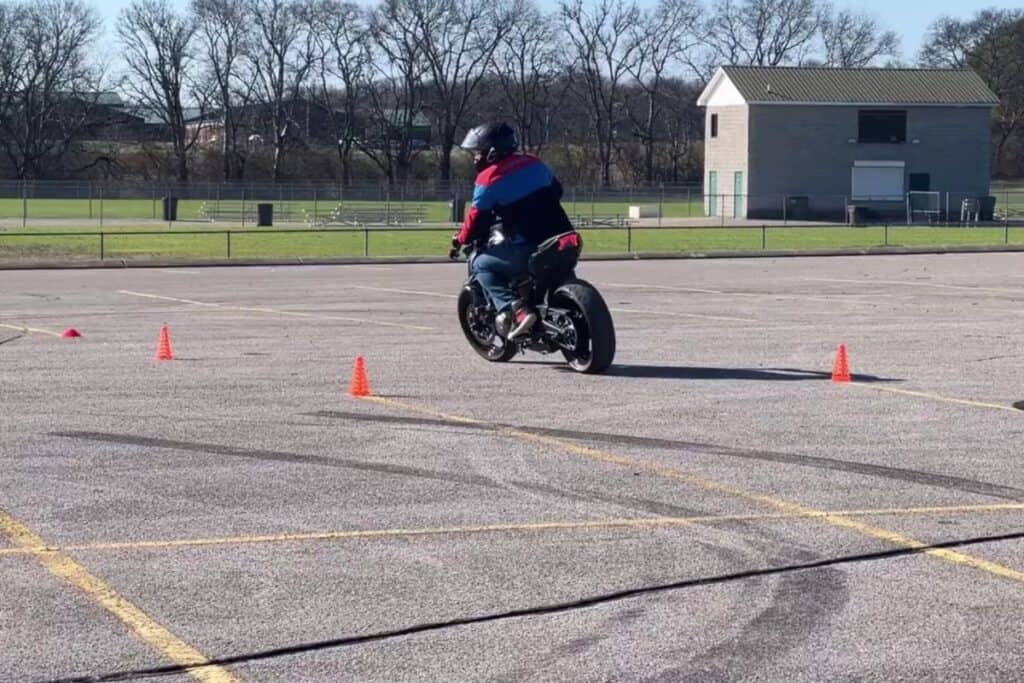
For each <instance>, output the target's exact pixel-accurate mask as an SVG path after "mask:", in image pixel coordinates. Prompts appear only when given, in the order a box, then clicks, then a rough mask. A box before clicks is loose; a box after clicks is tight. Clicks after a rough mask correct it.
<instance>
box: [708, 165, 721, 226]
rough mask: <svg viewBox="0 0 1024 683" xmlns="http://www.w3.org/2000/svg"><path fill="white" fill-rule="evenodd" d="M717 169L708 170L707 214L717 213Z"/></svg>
mask: <svg viewBox="0 0 1024 683" xmlns="http://www.w3.org/2000/svg"><path fill="white" fill-rule="evenodd" d="M718 202H719V199H718V171H708V215H709V216H717V215H718Z"/></svg>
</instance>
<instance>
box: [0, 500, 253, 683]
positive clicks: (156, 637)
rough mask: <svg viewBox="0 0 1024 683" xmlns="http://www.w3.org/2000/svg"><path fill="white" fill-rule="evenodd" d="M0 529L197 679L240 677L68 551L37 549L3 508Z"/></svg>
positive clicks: (38, 541) (39, 543)
mask: <svg viewBox="0 0 1024 683" xmlns="http://www.w3.org/2000/svg"><path fill="white" fill-rule="evenodd" d="M0 532H2V533H3V534H4V535H6V536H7V537H8V538H10V539H11V541H12V542H13V543H14V544H15V545H16V546H18V547H21V548H26V549H28V550H30V554H31V555H32V557H34V558H35V559H36V560H38V562H39V563H40V564H41V565H43V567H45V568H46V570H47V571H48V572H50V573H51V574H53V575H54V576H56V577H57V578H59V579H62V580H63V581H65V582H67V583H68V584H70V585H72V586H74V587H75V588H77V589H78V590H80V591H81V592H82V593H84V594H85V595H86V596H87V597H89V598H90V599H92V600H93V601H95V602H96V603H97V604H99V605H100V606H101V607H103V608H104V609H105V610H107V611H108V612H109V613H110V614H112V615H113V616H114V617H116V618H117V619H118V620H120V621H121V622H122V623H123V624H124V625H125V626H127V627H128V628H129V629H131V631H132V633H134V634H135V636H136V637H138V638H139V639H140V640H141V641H143V642H144V643H146V644H147V645H149V646H151V647H153V648H154V649H156V650H158V651H159V652H160V653H162V654H163V655H164V656H165V657H167V658H168V659H169V660H171V661H172V662H174V663H175V664H178V665H181V666H190V667H192V666H195V667H197V668H194V669H189V670H188V673H189V674H190V675H191V676H192V677H193V678H195V679H196V680H199V681H206V682H208V683H234V682H235V681H238V680H239V679H238V678H236V677H235V676H234V675H233V674H232V673H231V672H230V671H228V670H227V669H224V668H223V667H219V666H214V665H209V664H208V663H209V661H210V660H209V659H208V658H207V657H206V656H205V655H203V654H202V653H201V652H199V651H198V650H196V649H195V648H194V647H192V646H191V645H189V644H188V643H186V642H185V641H183V640H182V639H181V638H179V637H178V636H176V635H174V634H173V633H171V632H170V631H168V630H167V629H166V628H164V627H163V626H162V625H160V624H159V623H157V622H156V621H155V620H154V619H153V618H152V617H150V616H149V615H147V614H146V613H145V612H143V611H142V610H141V609H139V608H138V607H136V606H135V605H134V604H132V603H131V602H129V601H128V600H126V599H125V598H123V597H122V596H121V595H119V594H118V593H117V592H115V591H114V589H113V588H111V587H110V586H109V585H108V584H106V583H104V582H103V581H101V580H100V579H99V578H97V577H96V576H94V575H92V574H91V573H89V571H88V570H87V569H86V568H85V567H83V566H82V565H80V564H78V563H77V562H75V561H74V560H72V559H71V558H70V557H68V556H67V555H64V554H63V553H61V552H59V551H55V550H40V549H39V548H41V547H45V546H46V542H45V541H44V540H43V539H42V538H40V537H39V536H37V535H36V534H35V533H34V532H33V531H32V530H31V529H29V528H28V527H26V526H25V525H24V524H22V523H21V522H19V521H18V520H16V519H14V518H13V517H11V516H10V515H9V514H7V513H6V512H4V511H2V510H0ZM204 665H205V666H204Z"/></svg>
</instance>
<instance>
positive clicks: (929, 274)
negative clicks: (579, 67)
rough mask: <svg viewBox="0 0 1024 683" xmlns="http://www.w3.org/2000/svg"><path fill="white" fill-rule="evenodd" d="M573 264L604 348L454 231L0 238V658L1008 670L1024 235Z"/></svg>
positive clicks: (472, 675) (401, 674)
mask: <svg viewBox="0 0 1024 683" xmlns="http://www.w3.org/2000/svg"><path fill="white" fill-rule="evenodd" d="M580 275H581V276H583V277H586V278H587V279H588V280H590V281H592V282H593V283H595V284H596V285H597V287H598V288H599V289H600V290H601V292H602V293H603V294H604V296H605V298H606V300H607V302H608V304H609V306H610V307H611V308H612V311H613V315H614V318H615V323H616V328H617V335H618V354H617V357H616V363H615V365H614V366H613V368H612V370H611V371H610V372H609V373H608V374H606V375H604V376H599V377H589V376H580V375H576V374H574V373H572V372H569V371H568V370H567V368H566V367H565V366H564V364H563V363H561V362H559V360H560V359H558V358H550V357H549V358H542V357H539V356H535V355H534V356H525V357H523V358H522V359H520V360H515V361H513V362H512V363H509V364H505V365H493V364H487V363H485V362H484V361H483V360H481V359H479V358H478V357H477V356H476V355H475V354H473V353H472V351H471V350H470V348H469V347H468V345H467V344H466V342H465V340H464V339H463V338H462V336H461V331H460V330H459V328H458V323H457V320H456V319H455V315H454V295H455V294H457V292H458V289H459V286H460V284H461V281H462V279H463V277H464V270H463V267H462V266H458V265H441V264H435V265H428V264H423V265H397V264H389V265H366V266H306V267H277V268H273V267H249V268H166V269H148V270H147V269H129V270H65V271H10V272H4V273H3V274H2V275H0V278H2V279H0V397H2V399H0V405H2V406H3V408H2V410H0V433H2V434H3V438H2V443H0V472H2V473H3V474H2V476H0V585H2V586H3V596H2V598H0V605H2V608H0V642H2V644H3V645H2V647H0V680H4V681H7V680H13V681H23V680H24V681H40V680H55V679H67V678H74V677H84V678H87V679H88V678H98V679H101V680H102V679H104V677H105V678H106V679H107V680H114V679H135V678H143V677H145V676H147V675H150V674H153V675H155V674H157V673H162V674H164V675H167V676H169V677H170V678H171V679H172V680H176V679H180V680H185V679H188V678H190V677H194V678H199V679H201V680H208V681H234V680H245V681H295V680H302V681H338V680H352V681H371V680H372V681H395V680H424V681H427V680H444V681H470V680H501V681H513V680H530V681H534V680H585V681H613V680H614V681H620V680H625V681H634V680H637V681H638V680H644V681H677V680H785V681H804V680H805V681H814V680H822V679H830V680H880V679H884V680H910V679H914V680H920V679H928V680H964V679H971V680H1011V679H1016V678H1018V677H1019V673H1020V671H1021V670H1024V648H1021V646H1020V643H1021V638H1022V636H1024V626H1022V625H1021V621H1020V613H1021V608H1022V605H1024V541H1022V540H1021V538H1020V537H1019V536H1018V534H1021V535H1024V466H1022V465H1021V453H1022V448H1021V444H1022V443H1024V412H1021V411H1020V410H1017V409H1015V408H1014V407H1013V404H1015V403H1017V402H1020V401H1024V362H1022V361H1024V351H1022V349H1024V305H1022V304H1024V255H1022V254H1010V253H1007V254H957V255H944V256H938V255H936V256H926V255H916V256H906V255H905V256H872V257H866V256H865V257H849V258H788V259H786V258H780V259H723V260H708V261H635V262H585V263H583V264H582V265H581V267H580ZM165 323H166V325H167V326H168V329H169V331H170V334H171V340H172V344H173V349H174V354H175V356H176V359H175V360H174V361H169V362H156V361H155V360H154V352H155V350H156V342H157V333H158V330H159V328H160V326H161V325H162V324H165ZM70 327H73V328H76V329H77V330H79V331H80V332H81V334H82V335H83V336H82V337H81V338H80V339H62V338H60V336H59V335H60V333H61V332H62V331H63V330H65V329H66V328H70ZM840 343H844V344H846V346H847V348H848V349H849V352H850V362H851V366H852V371H853V373H854V380H855V381H854V382H853V383H852V384H837V383H833V382H831V381H830V372H831V369H832V362H833V358H834V355H835V352H836V348H837V346H838V345H839V344H840ZM359 355H362V356H363V357H365V359H366V364H367V368H368V371H369V378H370V382H371V386H372V390H373V394H374V396H373V397H372V398H370V399H362V400H360V399H355V398H351V397H349V396H348V395H347V393H346V391H347V388H348V383H349V375H350V372H351V369H352V364H353V361H354V359H355V358H356V356H359ZM931 546H937V547H931ZM203 664H205V665H206V666H193V665H203ZM147 671H148V672H149V674H147V673H146V672H147Z"/></svg>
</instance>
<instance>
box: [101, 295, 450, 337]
mask: <svg viewBox="0 0 1024 683" xmlns="http://www.w3.org/2000/svg"><path fill="white" fill-rule="evenodd" d="M117 293H118V294H127V295H129V296H138V297H144V298H146V299H158V300H162V301H173V302H175V303H182V304H192V305H193V306H205V307H208V308H219V309H221V310H224V311H244V312H249V313H269V314H272V315H283V316H288V317H292V318H311V319H314V320H341V321H344V322H350V323H360V324H366V325H380V326H382V327H400V328H402V329H406V330H418V331H427V330H433V329H434V328H433V327H425V326H423V325H406V324H404V323H391V322H385V321H382V320H370V319H368V318H352V317H348V316H341V315H328V314H321V313H303V312H301V311H284V310H281V309H279V308H267V307H262V306H232V305H229V304H216V303H209V302H205V301H195V300H194V299H179V298H177V297H173V296H162V295H160V294H150V293H148V292H132V291H129V290H127V289H119V290H118V292H117Z"/></svg>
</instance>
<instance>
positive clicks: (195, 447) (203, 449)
mask: <svg viewBox="0 0 1024 683" xmlns="http://www.w3.org/2000/svg"><path fill="white" fill-rule="evenodd" d="M50 436H60V437H64V438H68V439H85V440H88V441H101V442H104V443H115V444H122V445H127V446H143V447H146V448H169V449H172V450H177V451H188V452H191V453H203V454H208V455H226V456H229V457H233V458H250V459H254V460H269V461H274V462H290V463H298V464H302V465H318V466H321V467H340V468H344V469H350V470H357V471H361V472H373V473H376V474H390V475H395V476H400V477H416V478H419V479H434V480H437V481H447V482H456V483H459V484H470V485H472V486H483V487H486V488H503V487H502V486H500V485H499V484H498V483H497V482H495V481H493V480H491V479H488V478H486V477H476V476H473V475H460V474H451V473H447V472H435V471H433V470H424V469H420V468H417V467H405V466H402V465H387V464H383V463H375V462H365V461H362V460H348V459H344V458H328V457H324V456H321V455H306V454H301V453H289V452H286V451H268V450H262V449H252V448H238V447H235V446H224V445H221V444H213V443H202V442H198V441H176V440H171V439H154V438H150V437H145V436H132V435H129V434H108V433H106V432H75V431H70V432H50Z"/></svg>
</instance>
